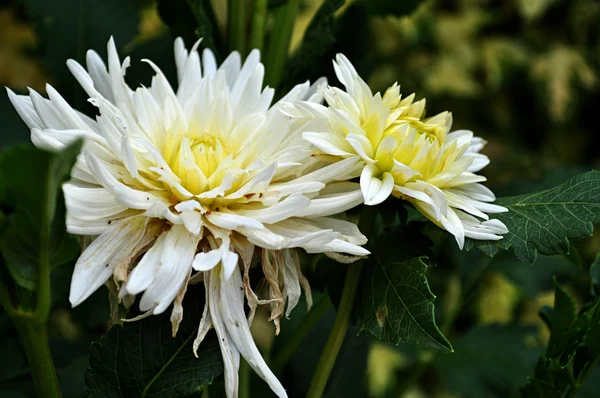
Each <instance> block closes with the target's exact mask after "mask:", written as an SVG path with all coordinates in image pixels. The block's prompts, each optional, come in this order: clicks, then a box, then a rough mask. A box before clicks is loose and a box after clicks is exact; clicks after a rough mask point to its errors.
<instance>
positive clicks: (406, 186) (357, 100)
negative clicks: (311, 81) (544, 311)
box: [284, 54, 507, 248]
mask: <svg viewBox="0 0 600 398" xmlns="http://www.w3.org/2000/svg"><path fill="white" fill-rule="evenodd" d="M336 61H337V62H336ZM336 61H334V62H333V66H334V69H335V73H336V75H337V77H338V79H339V80H340V82H342V84H343V85H344V86H345V87H346V91H343V90H340V89H339V88H336V87H327V88H326V89H325V92H324V96H325V100H326V101H327V105H328V106H323V105H320V104H318V103H314V102H308V101H304V102H297V103H294V104H288V105H286V106H285V107H284V109H285V111H286V113H287V114H288V115H290V116H291V117H294V118H296V119H297V120H305V121H307V120H311V121H312V122H313V123H311V126H310V128H312V130H310V131H305V132H304V133H303V136H304V138H305V139H306V140H307V141H309V142H311V143H312V144H313V145H314V147H315V148H316V151H317V154H318V155H320V156H319V157H320V158H321V159H323V160H324V161H326V162H329V163H332V164H335V162H337V161H339V160H342V161H351V159H356V162H357V163H358V164H359V165H360V166H359V170H360V171H359V174H360V187H361V190H362V194H363V197H364V202H365V204H367V205H377V204H379V203H381V202H383V201H384V200H385V199H387V198H388V197H389V196H390V195H394V196H397V197H399V198H402V199H405V200H408V201H410V202H411V203H412V204H413V205H414V206H415V207H416V208H417V209H418V210H419V211H420V212H421V213H423V215H425V216H426V217H427V218H429V219H430V220H431V221H433V222H434V223H435V224H436V225H438V226H439V227H441V228H443V229H445V230H447V231H448V232H450V233H451V234H452V235H454V236H455V238H456V241H457V242H458V245H459V246H460V247H461V248H462V247H463V245H464V239H465V236H466V237H469V238H473V239H483V240H498V239H501V238H502V236H501V234H504V233H506V232H507V229H506V226H505V225H504V224H503V223H502V222H500V221H499V220H495V219H493V220H490V219H489V216H488V215H487V214H486V213H499V212H504V211H507V210H506V209H505V208H504V207H501V206H497V205H494V204H492V203H491V202H493V201H494V200H495V196H494V194H493V193H492V192H491V191H490V190H489V189H488V188H486V187H484V186H483V185H481V184H480V183H481V182H483V181H486V178H485V177H482V176H479V175H476V174H475V173H476V172H477V171H479V170H481V169H483V168H484V167H485V166H487V165H488V164H489V159H488V157H487V156H485V155H483V154H480V153H479V151H480V150H481V149H482V148H483V146H484V145H485V141H484V140H483V139H481V138H479V137H474V136H473V133H472V132H471V131H467V130H459V131H454V132H452V133H449V130H450V127H451V125H452V115H451V114H450V113H449V112H443V113H440V114H439V115H437V116H434V117H431V118H429V119H424V118H423V116H424V113H425V100H421V101H418V102H413V100H414V94H413V95H411V96H409V97H407V98H405V99H402V97H401V95H400V88H399V86H398V85H397V84H394V85H393V86H392V87H390V88H389V89H388V90H387V91H386V93H385V95H384V96H383V97H382V96H381V94H380V93H377V94H375V95H373V93H372V92H371V89H370V88H369V86H368V85H367V84H366V83H365V81H364V80H363V79H361V77H360V76H359V75H358V73H357V72H356V70H355V69H354V67H353V66H352V64H351V63H350V61H349V60H348V59H347V58H346V57H345V56H344V55H341V54H338V56H337V58H336ZM316 120H320V121H321V124H320V125H318V127H317V128H315V126H317V125H316V124H315V123H314V121H316ZM357 176H358V175H357ZM481 220H483V221H481Z"/></svg>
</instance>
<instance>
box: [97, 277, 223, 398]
mask: <svg viewBox="0 0 600 398" xmlns="http://www.w3.org/2000/svg"><path fill="white" fill-rule="evenodd" d="M203 295H204V292H203V290H202V288H201V287H200V286H197V285H196V286H191V287H190V289H188V292H187V294H186V297H185V299H184V302H183V308H184V313H183V320H182V322H181V325H180V326H179V331H178V333H177V336H176V337H172V336H171V321H170V313H169V311H166V312H165V313H163V314H162V315H151V316H149V317H148V318H145V319H143V320H141V321H135V322H129V323H125V324H124V325H123V326H120V325H117V326H113V327H112V328H111V329H110V331H109V332H108V334H107V335H106V336H104V337H103V338H102V340H101V341H100V343H94V344H92V348H91V349H90V365H91V369H90V370H88V371H87V372H86V385H87V387H88V389H87V390H86V395H87V396H89V397H94V398H95V397H98V398H100V397H101V398H106V397H161V398H169V397H182V396H189V395H192V394H194V393H197V392H199V391H201V390H202V388H203V386H205V385H207V384H210V383H211V382H212V380H213V378H215V377H217V376H219V375H220V374H221V373H222V372H223V363H222V359H221V350H220V349H219V344H218V342H217V341H216V339H215V337H214V335H213V334H209V335H208V336H207V338H206V339H205V341H203V342H202V344H201V345H200V348H199V350H198V358H196V357H195V356H194V354H193V352H192V342H193V341H194V339H195V337H196V334H197V331H198V325H199V323H200V318H201V316H202V309H203V305H204V300H203V299H202V297H203Z"/></svg>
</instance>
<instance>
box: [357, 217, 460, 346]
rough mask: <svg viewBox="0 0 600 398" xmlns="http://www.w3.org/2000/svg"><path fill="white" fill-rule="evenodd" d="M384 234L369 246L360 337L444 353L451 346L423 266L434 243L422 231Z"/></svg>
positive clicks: (400, 228) (400, 230) (360, 303)
mask: <svg viewBox="0 0 600 398" xmlns="http://www.w3.org/2000/svg"><path fill="white" fill-rule="evenodd" d="M404 228H405V227H403V226H398V227H395V228H392V229H390V230H389V231H381V232H382V234H381V235H380V236H378V237H376V238H375V239H373V240H374V243H373V244H372V245H371V246H370V250H371V255H370V256H369V258H368V259H367V260H366V262H365V274H364V276H363V280H362V281H361V285H360V287H359V293H358V299H357V305H356V306H355V313H354V317H355V318H357V319H358V320H359V327H360V331H361V332H368V333H370V334H372V335H373V336H375V337H377V338H378V339H380V340H383V341H386V342H389V343H393V344H396V345H397V344H399V343H401V342H406V343H412V344H417V345H419V346H421V347H424V348H430V349H434V350H438V351H442V352H450V351H452V346H451V345H450V343H449V342H448V340H447V339H446V338H445V337H444V335H443V334H442V333H441V332H440V330H439V329H438V327H437V326H436V324H435V320H434V311H433V310H434V305H433V301H434V299H435V296H434V295H433V293H432V292H431V290H430V289H429V285H428V283H427V278H426V277H425V272H426V271H427V265H426V264H425V263H424V260H426V257H423V255H424V254H425V253H427V249H428V245H429V244H430V242H429V240H428V239H427V238H426V237H424V236H423V235H422V234H421V233H420V231H419V230H418V229H417V228H414V227H412V228H411V227H409V228H406V229H405V230H404Z"/></svg>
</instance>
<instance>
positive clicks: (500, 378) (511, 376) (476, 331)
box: [434, 325, 539, 398]
mask: <svg viewBox="0 0 600 398" xmlns="http://www.w3.org/2000/svg"><path fill="white" fill-rule="evenodd" d="M535 332H536V329H535V328H532V327H522V326H516V325H506V326H504V325H486V326H476V327H474V328H473V329H471V330H469V331H468V332H467V334H465V335H464V336H462V337H461V338H458V339H457V340H456V341H455V342H454V351H455V352H454V353H453V354H451V355H441V356H438V357H437V358H436V360H435V362H434V366H435V368H436V370H437V373H438V374H440V376H441V378H442V380H444V383H445V385H446V387H447V388H448V389H449V390H450V391H452V392H454V393H455V394H456V395H457V396H461V397H477V398H483V397H494V396H495V397H500V396H502V397H508V396H511V393H512V392H514V391H517V390H518V388H519V387H520V386H521V385H522V384H523V381H524V375H526V374H529V373H530V372H532V371H533V369H534V367H535V362H536V359H537V356H538V355H539V352H538V351H536V350H535V349H534V348H532V347H531V346H529V345H528V344H527V339H528V338H531V337H532V336H534V335H535Z"/></svg>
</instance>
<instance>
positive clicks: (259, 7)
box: [250, 0, 268, 51]
mask: <svg viewBox="0 0 600 398" xmlns="http://www.w3.org/2000/svg"><path fill="white" fill-rule="evenodd" d="M267 2H268V1H267V0H254V12H253V14H252V35H251V36H250V48H251V49H253V48H257V49H259V50H261V51H262V49H263V43H264V40H265V25H266V23H267Z"/></svg>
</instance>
